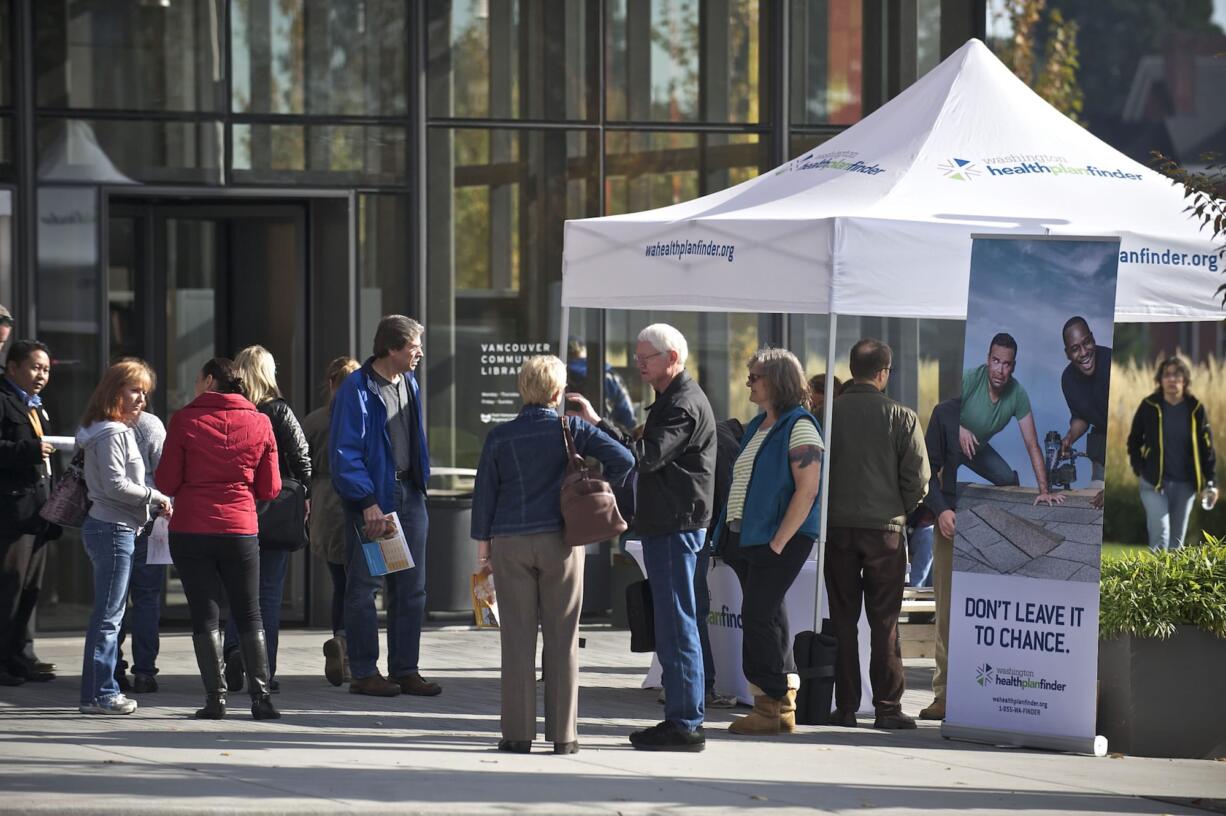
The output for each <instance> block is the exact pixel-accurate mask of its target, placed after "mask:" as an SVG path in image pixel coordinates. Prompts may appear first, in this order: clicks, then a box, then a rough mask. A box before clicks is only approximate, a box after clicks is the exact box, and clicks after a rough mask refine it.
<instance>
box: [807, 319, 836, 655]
mask: <svg viewBox="0 0 1226 816" xmlns="http://www.w3.org/2000/svg"><path fill="white" fill-rule="evenodd" d="M838 328H839V316H838V315H836V314H833V313H831V315H830V342H829V343H828V344H827V346H826V395H825V396H826V404H825V406H824V407H823V409H822V434H823V435H824V436H825V437H826V438H825V439H824V440H823V441H824V442H825V443H826V455H825V456H824V457H822V484H821V499H820V502H821V520H820V522H819V524H820V526H819V528H818V536H817V591H816V592H814V594H813V631H814V632H820V631H822V595H823V594H824V590H825V589H826V579H825V574H826V518H827V511H828V509H829V507H830V432H831V428H832V426H833V425H834V360H835V339H836V338H837V337H838Z"/></svg>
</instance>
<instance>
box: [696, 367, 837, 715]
mask: <svg viewBox="0 0 1226 816" xmlns="http://www.w3.org/2000/svg"><path fill="white" fill-rule="evenodd" d="M748 366H749V377H748V379H747V381H746V385H748V386H749V400H750V402H752V403H753V404H754V405H757V406H758V407H759V408H761V409H762V413H760V414H758V415H757V416H756V417H755V418H754V419H753V420H752V421H751V422H750V423H749V426H748V427H747V428H746V429H745V435H744V436H743V437H742V438H741V453H740V455H739V456H738V457H737V460H736V463H735V464H734V465H733V466H732V487H731V488H730V489H729V491H728V505H727V507H726V508H725V510H724V516H723V518H722V519H721V520H720V525H719V530H718V531H717V533H716V536H717V538H716V544H715V546H716V548H717V551H718V552H719V553H720V555H721V556H722V557H723V558H724V560H725V561H727V562H728V566H730V567H732V569H733V570H735V571H736V575H737V578H738V579H739V580H740V582H741V593H742V602H741V626H742V638H741V644H742V647H741V648H742V657H741V667H742V670H743V671H744V672H745V678H746V679H747V680H748V681H749V688H750V691H751V693H752V694H753V701H754V704H753V711H752V712H750V713H749V715H747V716H745V717H741V718H740V719H738V720H735V721H734V722H733V723H732V725H731V726H729V728H728V730H729V731H731V732H732V733H734V734H778V733H780V732H787V733H790V732H792V731H795V730H796V690H797V689H798V688H800V677H799V676H798V675H797V674H796V664H795V662H794V661H793V659H792V638H791V633H790V632H789V631H788V618H787V609H786V608H785V607H784V603H783V599H784V596H785V595H787V591H788V589H789V588H790V587H791V586H792V582H793V581H795V580H796V576H797V575H799V574H800V569H801V567H802V566H803V565H804V563H805V561H806V560H807V559H808V557H809V553H811V552H812V551H813V541H814V540H815V539H816V538H817V535H818V504H817V491H818V486H819V474H820V473H821V461H822V450H823V447H824V446H823V444H822V437H821V434H820V433H819V431H818V423H817V420H816V419H814V417H813V415H812V414H810V413H809V412H808V411H807V410H806V409H805V404H806V402H807V400H808V396H809V391H808V388H807V386H806V384H805V377H804V371H803V370H802V369H801V367H800V361H798V360H797V359H796V357H795V355H793V354H792V353H791V352H790V351H787V350H785V349H761V350H759V351H758V353H756V354H755V355H754V356H753V357H751V358H750V359H749V363H748Z"/></svg>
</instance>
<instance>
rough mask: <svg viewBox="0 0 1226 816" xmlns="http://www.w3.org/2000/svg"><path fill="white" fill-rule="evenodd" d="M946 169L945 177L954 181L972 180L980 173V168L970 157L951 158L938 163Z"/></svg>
mask: <svg viewBox="0 0 1226 816" xmlns="http://www.w3.org/2000/svg"><path fill="white" fill-rule="evenodd" d="M937 167H939V168H941V169H942V170H944V171H945V178H947V179H951V180H952V181H970V180H971V179H973V178H975V176H977V175H979V168H978V167H976V166H975V163H974V162H973V161H971V160H970V159H950V160H949V161H944V162H941V163H940V164H938V165H937Z"/></svg>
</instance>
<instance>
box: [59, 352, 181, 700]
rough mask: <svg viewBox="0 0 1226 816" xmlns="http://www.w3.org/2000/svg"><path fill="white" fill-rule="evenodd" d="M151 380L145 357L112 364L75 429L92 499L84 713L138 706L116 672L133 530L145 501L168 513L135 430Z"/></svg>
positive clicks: (87, 534) (85, 533)
mask: <svg viewBox="0 0 1226 816" xmlns="http://www.w3.org/2000/svg"><path fill="white" fill-rule="evenodd" d="M152 387H153V382H152V377H150V373H149V368H148V367H147V366H146V365H145V364H144V363H143V362H140V361H136V360H126V361H123V362H119V363H115V364H114V365H113V366H111V367H110V368H108V369H107V370H106V373H105V374H103V375H102V381H101V382H100V383H98V387H97V388H95V389H94V393H93V396H91V397H90V400H89V406H88V407H87V408H86V409H85V416H84V417H83V418H82V419H81V430H80V431H78V432H77V445H78V446H79V447H80V448H82V449H83V450H84V451H85V468H84V472H85V485H86V488H87V490H88V493H89V499H90V502H91V505H90V508H89V515H88V517H87V518H86V519H85V523H84V524H82V525H81V538H82V541H83V542H84V544H85V552H86V554H87V555H88V556H89V560H90V563H91V564H92V565H93V568H94V611H93V614H91V615H90V618H89V628H88V629H87V630H86V632H85V658H84V661H83V663H82V665H81V707H80V711H81V713H82V714H131V713H132V712H133V711H135V710H136V701H135V700H129V699H128V698H127V697H125V696H124V695H123V694H122V693H121V692H120V690H119V682H118V681H117V680H116V679H115V661H116V658H117V657H118V653H119V625H120V623H121V622H122V621H123V612H124V606H125V605H126V604H127V600H128V578H129V576H130V575H131V571H132V551H133V549H134V548H135V546H136V534H137V532H138V531H139V530H140V529H141V528H142V527H144V526H145V525H146V524H148V523H149V511H150V508H152V507H156V508H158V509H159V511H160V512H162V513H165V514H167V515H170V513H171V507H170V499H168V498H167V497H166V496H164V495H163V494H161V493H159V492H158V491H156V490H154V489H153V488H151V487H148V486H146V485H145V462H144V459H142V458H141V453H140V447H139V446H138V445H137V442H136V435H135V434H134V433H133V432H132V428H133V426H134V425H136V422H137V420H138V419H139V418H140V413H141V410H142V409H143V408H144V407H145V395H146V394H148V393H149V390H150V389H151V388H152Z"/></svg>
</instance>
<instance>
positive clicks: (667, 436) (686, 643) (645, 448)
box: [566, 323, 715, 751]
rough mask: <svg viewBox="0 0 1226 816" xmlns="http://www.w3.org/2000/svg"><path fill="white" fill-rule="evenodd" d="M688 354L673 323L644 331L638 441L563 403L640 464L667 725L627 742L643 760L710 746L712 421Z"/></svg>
mask: <svg viewBox="0 0 1226 816" xmlns="http://www.w3.org/2000/svg"><path fill="white" fill-rule="evenodd" d="M688 353H689V347H688V345H687V344H686V342H685V337H684V336H683V335H682V334H681V332H679V331H677V330H676V329H675V328H673V327H672V326H669V325H668V324H666V323H654V324H652V325H650V326H648V327H647V328H645V329H643V330H642V331H641V332H639V336H638V344H637V345H636V346H635V354H634V363H635V365H636V366H638V369H639V375H640V376H641V377H642V378H643V381H644V382H646V383H648V384H650V385H651V387H652V388H654V389H655V391H656V400H655V402H654V403H653V404H652V405H650V406H649V407H648V408H647V411H648V414H647V422H646V424H645V425H644V426H643V430H642V434H641V435H639V436H638V438H637V439H636V438H633V437H632V436H628V435H626V434H624V433H623V432H621V431H620V430H619V429H618V428H616V427H614V426H613V425H612V424H610V423H608V422H605V421H602V420H601V419H600V418H599V417H598V416H597V415H596V412H595V411H594V410H593V409H592V405H591V403H589V402H588V401H587V400H586V399H584V398H583V397H582V396H581V395H579V394H567V395H566V397H567V399H569V400H572V401H574V402H575V403H576V404H577V405H578V406H579V408H578V410H577V411H575V413H576V414H577V415H578V416H580V417H582V418H583V419H585V420H587V421H588V422H591V423H592V424H598V425H599V426H600V429H601V430H603V431H604V432H605V433H607V434H609V435H610V436H612V437H614V438H615V439H619V440H621V442H622V444H624V445H625V446H626V447H628V448H630V450H631V452H632V453H633V454H634V458H635V461H636V465H635V470H636V472H637V473H638V488H637V490H636V493H635V495H636V499H635V517H634V527H635V532H637V534H638V535H639V537H640V538H641V539H642V540H643V561H644V563H645V564H646V566H647V580H648V582H649V583H650V584H651V595H652V601H653V603H654V607H655V623H656V655H657V657H659V659H660V665H661V667H663V670H664V691H665V702H664V721H663V722H660V723H659V724H657V725H654V726H652V727H651V728H647V729H644V730H642V731H636V732H634V733H633V734H631V735H630V743H631V744H632V745H633V746H634V747H635V748H638V749H639V750H642V751H701V750H703V748H705V747H706V737H705V736H704V735H703V731H702V721H703V705H704V700H703V696H704V692H705V684H704V682H703V668H702V646H701V644H700V642H699V639H698V618H697V614H696V612H695V606H696V604H695V598H694V569H695V565H696V563H697V559H698V553H699V552H701V551H702V548H703V546H704V544H705V542H706V535H707V527H708V526H709V525H710V522H711V509H712V505H713V504H714V491H715V416H714V414H713V413H712V412H711V404H710V403H709V402H708V401H707V397H706V395H705V394H704V393H703V392H702V389H701V388H699V387H698V384H697V383H696V382H694V380H693V379H691V378H690V376H689V375H688V374H686V372H685V361H686V357H687V355H688Z"/></svg>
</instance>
